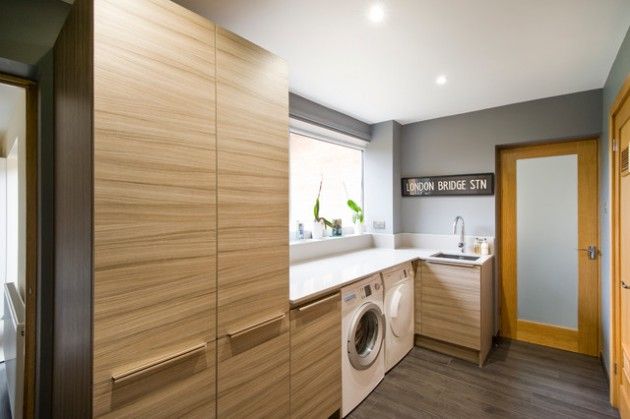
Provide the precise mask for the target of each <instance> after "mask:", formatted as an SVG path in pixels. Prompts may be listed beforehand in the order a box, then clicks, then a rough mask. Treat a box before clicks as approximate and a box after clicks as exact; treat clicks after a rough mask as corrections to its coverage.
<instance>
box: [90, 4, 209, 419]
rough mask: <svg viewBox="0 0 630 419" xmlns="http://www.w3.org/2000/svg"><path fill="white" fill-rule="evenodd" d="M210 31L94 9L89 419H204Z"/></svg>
mask: <svg viewBox="0 0 630 419" xmlns="http://www.w3.org/2000/svg"><path fill="white" fill-rule="evenodd" d="M214 34H215V29H214V26H213V24H212V23H210V22H209V21H207V20H205V19H203V18H201V17H199V16H197V15H195V14H193V13H191V12H189V11H188V10H186V9H184V8H182V7H180V6H177V5H175V4H174V3H172V2H169V1H166V0H139V1H133V2H129V1H123V0H97V1H96V5H95V23H94V189H95V191H94V265H95V267H94V408H93V412H94V416H101V415H107V414H110V415H113V416H120V415H131V416H144V415H149V416H151V417H161V416H168V417H172V416H175V415H184V414H190V413H191V412H193V411H194V412H196V414H198V415H200V416H204V417H212V416H214V414H215V403H214V402H215V400H214V396H215V385H214V382H215V350H214V345H215V339H216V333H215V319H216V314H215V303H216V212H215V208H216V189H215V186H216V182H215V173H216V170H215V169H216V164H215V162H216V126H215V114H216V108H215V71H214V70H215V62H214V59H215V39H214ZM203 343H207V345H208V349H207V352H206V354H205V356H203V354H201V355H199V354H198V355H195V356H191V357H188V358H186V359H185V360H183V361H180V362H176V363H173V364H170V365H168V366H165V367H164V368H159V371H158V372H152V373H151V374H147V375H146V376H140V377H139V378H138V379H136V380H131V381H130V382H125V383H122V384H120V385H119V384H118V383H114V382H113V381H112V375H113V374H121V373H124V371H126V370H129V369H132V368H133V367H135V366H138V365H140V364H143V363H145V364H146V363H150V361H151V360H152V359H158V358H160V357H164V356H168V355H169V354H173V353H177V352H178V351H186V350H187V348H190V347H194V346H195V345H199V344H203Z"/></svg>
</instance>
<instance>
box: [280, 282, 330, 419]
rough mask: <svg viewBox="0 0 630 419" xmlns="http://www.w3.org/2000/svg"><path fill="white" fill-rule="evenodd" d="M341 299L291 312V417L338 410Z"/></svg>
mask: <svg viewBox="0 0 630 419" xmlns="http://www.w3.org/2000/svg"><path fill="white" fill-rule="evenodd" d="M340 337H341V295H340V294H339V293H337V294H334V295H332V296H328V297H324V298H322V299H320V300H318V301H315V302H313V303H310V304H306V305H304V306H302V307H300V308H298V309H294V310H291V417H293V418H327V417H329V416H330V415H332V414H333V413H334V412H335V411H337V410H338V409H340V408H341V339H340Z"/></svg>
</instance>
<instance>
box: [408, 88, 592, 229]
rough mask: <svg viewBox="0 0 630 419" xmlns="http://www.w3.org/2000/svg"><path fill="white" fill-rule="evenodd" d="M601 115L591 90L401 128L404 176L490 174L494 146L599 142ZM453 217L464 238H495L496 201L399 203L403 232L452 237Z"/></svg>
mask: <svg viewBox="0 0 630 419" xmlns="http://www.w3.org/2000/svg"><path fill="white" fill-rule="evenodd" d="M601 113H602V91H601V90H591V91H586V92H580V93H574V94H569V95H563V96H557V97H552V98H546V99H540V100H534V101H530V102H523V103H517V104H513V105H507V106H502V107H498V108H492V109H486V110H482V111H476V112H471V113H467V114H462V115H456V116H450V117H445V118H439V119H433V120H429V121H422V122H417V123H414V124H409V125H405V126H403V129H402V143H401V151H400V152H401V172H402V176H403V177H407V176H424V175H450V174H463V173H481V172H494V171H495V147H496V146H497V145H506V144H515V143H522V142H530V141H541V140H556V139H566V138H577V137H586V136H591V137H599V134H600V131H601ZM398 193H399V194H400V191H398ZM457 215H461V216H463V217H464V219H465V221H466V233H467V234H474V235H492V236H493V235H495V197H494V196H488V197H481V196H480V197H425V198H412V197H407V198H402V204H401V227H402V231H404V232H411V233H433V234H450V232H451V226H452V223H453V219H454V218H455V216H457Z"/></svg>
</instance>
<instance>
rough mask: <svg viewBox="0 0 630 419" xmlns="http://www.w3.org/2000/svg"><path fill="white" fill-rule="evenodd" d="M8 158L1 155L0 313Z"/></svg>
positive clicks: (1, 309)
mask: <svg viewBox="0 0 630 419" xmlns="http://www.w3.org/2000/svg"><path fill="white" fill-rule="evenodd" d="M6 174H7V160H6V159H5V158H1V157H0V287H1V288H0V313H4V286H3V285H2V284H4V282H5V281H6V279H5V278H6V275H7V263H6V260H7V180H6ZM1 329H2V327H1V326H0V330H1Z"/></svg>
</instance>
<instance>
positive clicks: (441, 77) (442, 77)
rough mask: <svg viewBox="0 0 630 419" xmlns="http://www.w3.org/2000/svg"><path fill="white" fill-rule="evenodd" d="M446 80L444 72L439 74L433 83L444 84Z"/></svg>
mask: <svg viewBox="0 0 630 419" xmlns="http://www.w3.org/2000/svg"><path fill="white" fill-rule="evenodd" d="M447 81H448V79H447V78H446V76H445V75H444V74H440V75H439V76H437V78H436V79H435V84H437V85H438V86H444V85H445V84H446V82H447Z"/></svg>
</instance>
